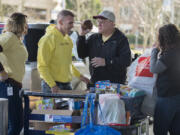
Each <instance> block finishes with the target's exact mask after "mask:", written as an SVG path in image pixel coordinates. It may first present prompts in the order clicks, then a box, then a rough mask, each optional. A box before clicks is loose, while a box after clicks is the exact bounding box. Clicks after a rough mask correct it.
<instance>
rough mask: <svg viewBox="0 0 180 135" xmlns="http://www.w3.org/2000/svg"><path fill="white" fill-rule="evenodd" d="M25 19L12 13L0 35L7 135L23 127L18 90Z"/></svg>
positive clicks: (0, 86)
mask: <svg viewBox="0 0 180 135" xmlns="http://www.w3.org/2000/svg"><path fill="white" fill-rule="evenodd" d="M26 18H27V16H26V15H24V14H22V13H13V14H12V15H11V16H10V18H9V19H8V21H7V24H6V25H5V29H4V31H3V33H2V34H1V35H0V98H7V99H8V135H19V133H20V131H21V129H22V127H23V108H22V100H21V98H20V97H19V90H20V89H21V88H22V79H23V77H24V73H25V61H26V59H27V56H28V54H27V51H26V48H25V47H24V45H23V42H22V36H23V35H25V34H26V33H27V29H28V25H27V20H26Z"/></svg>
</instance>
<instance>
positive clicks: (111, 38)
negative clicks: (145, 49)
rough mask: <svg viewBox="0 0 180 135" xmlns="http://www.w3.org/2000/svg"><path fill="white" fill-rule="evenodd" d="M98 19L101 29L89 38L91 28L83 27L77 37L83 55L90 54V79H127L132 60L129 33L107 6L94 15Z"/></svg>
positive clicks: (123, 81)
mask: <svg viewBox="0 0 180 135" xmlns="http://www.w3.org/2000/svg"><path fill="white" fill-rule="evenodd" d="M93 18H94V19H96V21H97V25H98V33H95V34H92V35H91V36H90V37H89V38H88V39H87V40H86V39H85V35H86V34H87V33H88V32H89V31H90V30H89V29H81V32H80V36H79V38H78V41H77V50H78V55H79V57H80V58H85V57H89V61H90V74H91V82H92V83H93V84H94V83H95V82H97V81H101V80H110V81H111V82H112V83H122V84H124V83H125V81H126V72H127V67H128V66H129V65H130V63H131V51H130V47H129V43H128V40H127V37H126V36H125V35H124V34H123V33H122V32H121V31H120V30H119V29H118V28H116V27H115V15H114V13H113V12H111V11H108V10H104V11H102V12H101V13H100V14H99V15H97V16H93Z"/></svg>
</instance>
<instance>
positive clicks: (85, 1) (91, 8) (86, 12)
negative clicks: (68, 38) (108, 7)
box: [66, 0, 101, 21]
mask: <svg viewBox="0 0 180 135" xmlns="http://www.w3.org/2000/svg"><path fill="white" fill-rule="evenodd" d="M66 8H67V9H70V10H72V11H74V13H75V14H76V19H77V21H82V20H85V19H91V18H92V16H93V15H96V14H98V13H99V12H100V11H101V2H100V0H66Z"/></svg>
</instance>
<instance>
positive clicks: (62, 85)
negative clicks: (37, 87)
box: [41, 80, 72, 93]
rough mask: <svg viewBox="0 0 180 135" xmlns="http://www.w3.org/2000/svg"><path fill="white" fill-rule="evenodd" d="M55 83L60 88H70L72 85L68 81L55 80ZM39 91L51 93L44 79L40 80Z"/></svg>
mask: <svg viewBox="0 0 180 135" xmlns="http://www.w3.org/2000/svg"><path fill="white" fill-rule="evenodd" d="M56 84H57V86H58V87H59V88H60V89H61V90H72V86H71V83H70V82H68V83H61V82H56ZM41 91H42V92H44V93H51V88H50V87H49V85H48V84H47V83H46V82H45V81H44V80H42V81H41Z"/></svg>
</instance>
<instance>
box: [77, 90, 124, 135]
mask: <svg viewBox="0 0 180 135" xmlns="http://www.w3.org/2000/svg"><path fill="white" fill-rule="evenodd" d="M94 95H95V94H88V95H87V97H86V101H85V104H84V110H83V118H82V123H81V128H80V129H79V130H78V131H77V132H76V133H75V135H121V133H120V132H119V131H117V130H115V129H113V128H111V127H108V126H104V125H101V126H100V125H94V124H93V117H94V99H95V96H94ZM88 103H90V123H89V124H85V123H86V117H87V113H88Z"/></svg>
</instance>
